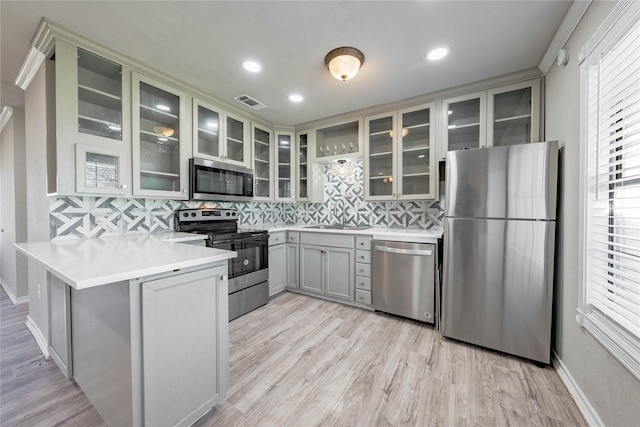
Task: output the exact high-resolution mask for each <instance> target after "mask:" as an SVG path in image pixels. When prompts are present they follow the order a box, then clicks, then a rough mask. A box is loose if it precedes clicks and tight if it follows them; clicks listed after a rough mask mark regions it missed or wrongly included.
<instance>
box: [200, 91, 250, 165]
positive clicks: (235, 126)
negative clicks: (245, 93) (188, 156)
mask: <svg viewBox="0 0 640 427" xmlns="http://www.w3.org/2000/svg"><path fill="white" fill-rule="evenodd" d="M193 138H194V139H193V155H194V157H201V158H203V159H209V160H216V161H219V162H226V163H232V164H235V165H239V166H246V167H249V166H250V163H249V158H250V153H251V146H250V143H249V124H248V122H247V120H245V119H243V118H241V117H239V116H234V115H231V114H228V113H223V111H222V110H221V109H219V108H217V107H215V106H214V105H212V104H208V103H206V102H203V101H200V100H198V99H195V98H194V99H193Z"/></svg>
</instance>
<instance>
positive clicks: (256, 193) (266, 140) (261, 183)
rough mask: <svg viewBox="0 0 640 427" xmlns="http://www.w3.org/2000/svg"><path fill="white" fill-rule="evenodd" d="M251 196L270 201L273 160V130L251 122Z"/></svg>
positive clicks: (271, 195)
mask: <svg viewBox="0 0 640 427" xmlns="http://www.w3.org/2000/svg"><path fill="white" fill-rule="evenodd" d="M252 133H253V138H252V139H253V174H254V175H253V183H254V187H253V198H254V199H255V200H262V201H271V200H273V193H272V186H271V182H272V177H273V160H272V154H273V149H272V144H273V132H272V131H271V130H269V129H267V128H264V127H262V126H259V125H257V124H253V126H252Z"/></svg>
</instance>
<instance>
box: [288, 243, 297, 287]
mask: <svg viewBox="0 0 640 427" xmlns="http://www.w3.org/2000/svg"><path fill="white" fill-rule="evenodd" d="M287 288H288V289H298V288H300V246H299V245H298V244H297V243H287Z"/></svg>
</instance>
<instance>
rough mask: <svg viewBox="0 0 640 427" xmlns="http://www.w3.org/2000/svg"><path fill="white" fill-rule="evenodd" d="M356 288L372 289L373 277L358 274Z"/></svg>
mask: <svg viewBox="0 0 640 427" xmlns="http://www.w3.org/2000/svg"><path fill="white" fill-rule="evenodd" d="M356 289H361V290H363V291H371V278H370V277H360V276H356Z"/></svg>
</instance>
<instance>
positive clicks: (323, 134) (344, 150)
mask: <svg viewBox="0 0 640 427" xmlns="http://www.w3.org/2000/svg"><path fill="white" fill-rule="evenodd" d="M361 129H362V120H350V121H346V122H339V123H335V124H332V125H329V126H326V127H323V128H319V129H316V131H315V141H314V143H315V151H314V157H315V159H316V161H320V162H323V163H330V162H332V161H334V160H337V159H345V158H348V157H358V156H360V155H362V150H361V147H360V141H361V139H362V138H361V133H362V131H361Z"/></svg>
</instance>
